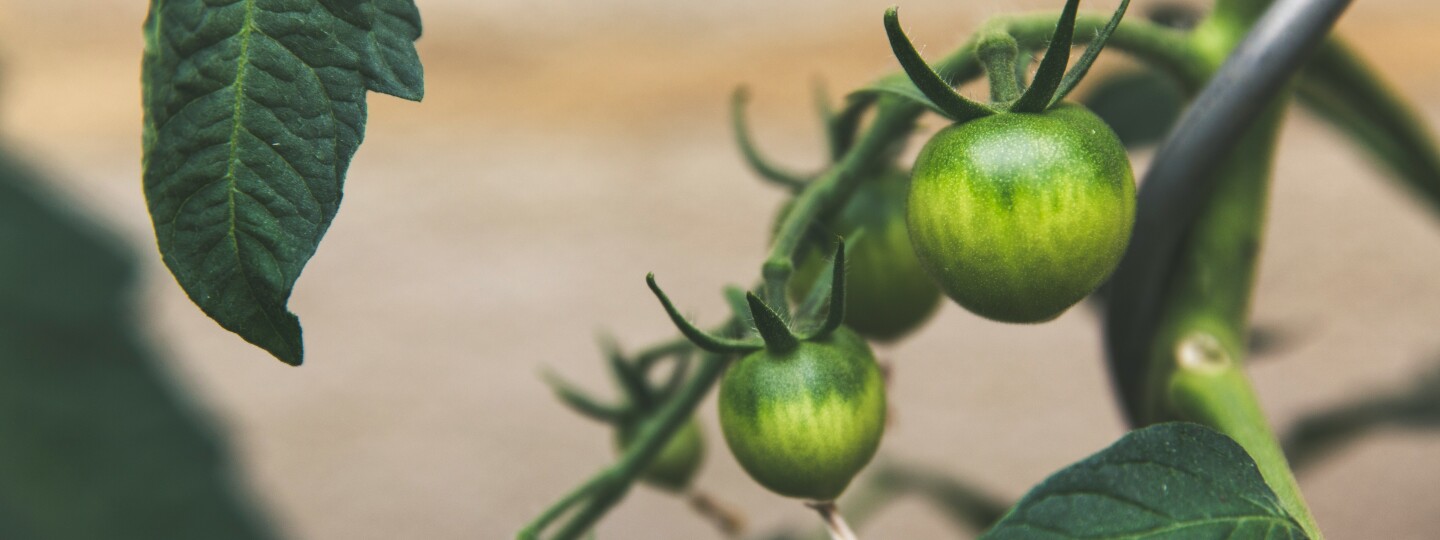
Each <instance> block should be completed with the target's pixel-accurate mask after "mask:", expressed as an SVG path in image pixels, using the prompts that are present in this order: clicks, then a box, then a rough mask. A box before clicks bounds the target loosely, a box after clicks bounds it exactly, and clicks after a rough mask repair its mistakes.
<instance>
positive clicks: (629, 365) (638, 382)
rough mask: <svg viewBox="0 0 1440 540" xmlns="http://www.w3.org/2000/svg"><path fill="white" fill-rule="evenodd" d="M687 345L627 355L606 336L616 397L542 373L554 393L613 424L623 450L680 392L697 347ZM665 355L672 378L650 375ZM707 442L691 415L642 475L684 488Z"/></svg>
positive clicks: (604, 346)
mask: <svg viewBox="0 0 1440 540" xmlns="http://www.w3.org/2000/svg"><path fill="white" fill-rule="evenodd" d="M680 343H684V342H680ZM686 345H687V346H686V347H674V346H671V347H660V348H657V349H652V350H650V351H646V352H643V353H641V354H638V355H636V356H634V357H633V358H632V357H628V356H627V355H625V354H624V353H623V352H622V351H621V350H620V347H619V345H618V344H617V343H616V342H615V341H614V340H613V339H611V338H609V337H608V336H602V337H601V338H600V347H601V349H602V350H603V351H604V353H605V356H606V359H607V362H608V363H609V365H610V368H611V374H612V375H613V376H614V378H615V380H616V382H617V384H618V385H619V386H620V388H621V391H622V398H621V399H620V401H619V402H618V403H606V402H604V401H602V400H599V399H596V398H594V397H592V396H590V395H589V394H587V393H586V392H584V391H583V390H580V389H579V388H578V387H576V386H575V385H573V384H570V383H569V382H567V381H565V380H564V379H562V378H561V377H560V376H559V375H557V374H555V373H554V372H552V371H549V370H546V371H544V372H542V374H541V376H542V378H543V379H544V380H545V382H546V383H547V384H548V385H550V387H551V388H552V389H553V390H554V391H555V395H556V397H558V398H560V401H561V402H562V403H564V404H565V405H566V406H568V407H569V408H570V409H572V410H574V411H575V412H577V413H579V414H580V415H581V416H585V417H587V418H590V419H592V420H596V421H599V422H601V423H604V424H608V425H610V426H612V427H613V428H614V432H615V442H616V447H617V449H618V450H620V451H622V452H623V451H624V450H626V449H627V448H629V447H630V446H631V444H633V443H634V442H635V439H636V436H637V435H638V434H639V433H640V432H641V431H643V429H644V428H645V426H646V423H647V422H651V421H653V419H654V418H655V417H656V415H657V414H658V413H659V412H660V407H661V405H663V404H664V403H665V402H666V401H668V400H669V399H670V398H671V397H672V396H673V395H674V394H675V393H676V392H678V391H679V388H680V385H681V384H682V383H683V382H684V381H685V377H686V375H687V373H688V371H689V370H688V368H689V366H690V362H691V356H692V353H693V348H691V347H689V346H688V344H686ZM666 360H670V361H671V362H672V363H673V366H672V367H671V369H670V373H669V374H668V378H667V379H666V380H665V381H664V382H662V383H660V384H658V385H657V384H652V383H651V382H650V375H649V374H650V372H651V371H652V368H654V367H655V366H656V365H657V364H659V363H660V362H662V361H666ZM704 446H705V445H704V439H703V435H702V431H701V430H700V427H699V425H698V424H697V423H696V421H695V419H694V418H691V419H689V420H687V421H686V423H685V424H684V425H682V426H681V428H680V429H679V430H678V431H676V432H675V433H674V434H673V435H672V436H671V438H670V440H669V441H667V442H666V443H665V446H663V447H662V448H661V450H660V453H659V455H657V456H656V458H655V459H654V461H652V462H650V464H649V465H648V466H647V467H646V468H645V470H643V471H641V473H640V479H641V480H643V481H645V482H646V483H647V484H650V485H652V486H654V487H657V488H660V489H664V490H666V491H671V492H676V493H678V492H682V491H685V490H686V489H687V488H688V487H689V484H690V481H691V480H692V479H693V478H694V476H695V473H696V472H697V471H698V470H699V468H700V465H701V463H702V461H703V459H704Z"/></svg>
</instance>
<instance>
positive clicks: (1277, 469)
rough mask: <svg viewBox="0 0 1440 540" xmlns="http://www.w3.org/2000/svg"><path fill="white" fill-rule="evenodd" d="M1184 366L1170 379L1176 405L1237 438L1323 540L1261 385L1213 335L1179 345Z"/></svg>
mask: <svg viewBox="0 0 1440 540" xmlns="http://www.w3.org/2000/svg"><path fill="white" fill-rule="evenodd" d="M1178 347H1180V348H1181V349H1182V350H1181V351H1180V352H1179V353H1178V354H1177V359H1178V362H1179V366H1178V367H1177V369H1176V371H1175V373H1174V374H1173V375H1172V377H1171V380H1170V391H1169V394H1170V401H1171V406H1172V407H1173V408H1174V409H1175V412H1176V413H1178V414H1179V416H1181V417H1183V418H1185V419H1187V420H1190V421H1194V422H1198V423H1201V424H1205V425H1207V426H1210V427H1213V428H1215V429H1217V430H1219V431H1220V432H1222V433H1224V434H1226V435H1228V436H1229V437H1230V438H1232V439H1235V442H1237V443H1239V444H1240V446H1241V447H1243V448H1244V449H1245V452H1246V453H1249V454H1250V457H1251V458H1252V459H1254V460H1255V465H1256V467H1258V468H1259V469H1260V475H1261V476H1263V477H1264V478H1265V483H1266V484H1269V486H1270V489H1271V490H1273V491H1275V495H1276V496H1277V497H1278V498H1279V499H1280V504H1281V505H1283V506H1284V507H1285V511H1286V512H1288V513H1289V514H1290V515H1291V517H1294V518H1295V519H1296V521H1299V522H1300V524H1301V526H1303V527H1305V529H1306V532H1308V533H1310V535H1311V538H1314V539H1315V540H1321V536H1320V529H1319V527H1318V526H1317V525H1316V523H1315V516H1314V515H1312V514H1311V513H1310V507H1309V506H1307V505H1306V504H1305V496H1304V495H1303V494H1301V492H1300V484H1299V483H1298V482H1296V480H1295V474H1294V473H1293V472H1292V471H1291V469H1290V464H1289V462H1288V461H1286V460H1285V452H1284V450H1283V449H1282V448H1281V446H1280V443H1279V441H1278V440H1277V439H1276V438H1275V434H1274V433H1273V432H1272V431H1271V430H1270V425H1269V423H1267V422H1266V420H1265V413H1264V412H1261V410H1260V403H1259V401H1258V400H1257V399H1256V397H1255V389H1254V387H1253V386H1251V384H1250V380H1249V379H1248V378H1246V376H1245V372H1244V370H1243V369H1242V368H1241V366H1240V365H1239V364H1237V363H1235V362H1234V361H1233V359H1232V358H1230V356H1229V354H1228V353H1227V352H1226V351H1225V350H1224V348H1223V347H1221V346H1220V345H1219V342H1218V341H1216V340H1215V338H1214V337H1213V336H1210V335H1208V334H1204V333H1197V334H1192V335H1191V336H1189V337H1188V338H1186V339H1184V340H1182V341H1181V342H1180V344H1179V345H1178Z"/></svg>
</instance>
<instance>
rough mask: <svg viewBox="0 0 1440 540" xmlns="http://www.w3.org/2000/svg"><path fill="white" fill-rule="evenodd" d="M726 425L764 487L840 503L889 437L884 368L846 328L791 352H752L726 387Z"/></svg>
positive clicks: (737, 452) (740, 457)
mask: <svg viewBox="0 0 1440 540" xmlns="http://www.w3.org/2000/svg"><path fill="white" fill-rule="evenodd" d="M720 427H721V428H722V430H723V431H724V434H725V442H726V443H727V444H728V445H729V446H730V451H731V453H732V454H734V456H735V459H736V460H737V461H739V462H740V465H741V466H742V467H743V468H744V469H745V471H746V472H748V473H749V474H750V476H751V477H752V478H754V479H755V481H757V482H759V483H760V484H761V485H763V486H765V487H766V488H768V489H770V490H771V491H774V492H775V493H778V494H780V495H784V496H787V497H796V498H804V499H811V500H817V501H829V500H834V499H835V498H836V497H838V496H839V495H840V493H841V492H843V491H845V487H846V486H848V485H849V484H850V480H851V479H852V478H854V476H855V474H856V473H858V472H859V471H860V469H863V468H864V467H865V465H866V464H867V463H869V462H870V459H871V458H872V457H874V456H875V450H876V449H877V448H879V446H880V438H881V436H882V435H883V434H884V432H885V384H884V381H883V380H882V378H881V375H880V368H879V367H878V366H877V365H876V363H875V357H874V355H873V354H872V353H871V352H870V347H869V346H868V345H866V344H865V340H864V339H862V338H861V337H860V336H858V335H856V334H855V333H854V332H853V331H851V330H849V329H847V328H844V327H841V328H840V329H838V330H836V331H835V332H833V333H831V334H830V335H829V336H826V337H823V338H818V339H815V340H811V341H804V342H801V343H800V345H799V346H798V347H796V348H795V349H793V350H791V351H789V352H786V353H784V354H776V353H773V352H771V351H768V350H764V349H762V350H760V351H757V352H754V353H751V354H749V355H747V356H745V357H744V358H741V359H740V360H738V361H736V362H735V363H734V364H732V365H731V366H730V368H729V370H728V371H726V373H725V377H724V378H723V379H722V380H721V381H720Z"/></svg>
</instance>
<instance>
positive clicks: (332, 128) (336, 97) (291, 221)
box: [142, 0, 424, 365]
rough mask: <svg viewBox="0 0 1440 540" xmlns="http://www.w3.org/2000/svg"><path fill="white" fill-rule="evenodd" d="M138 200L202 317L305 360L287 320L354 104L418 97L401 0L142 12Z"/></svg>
mask: <svg viewBox="0 0 1440 540" xmlns="http://www.w3.org/2000/svg"><path fill="white" fill-rule="evenodd" d="M145 36H146V47H145V60H144V68H143V77H142V79H143V84H144V105H145V139H144V140H145V157H144V160H145V165H144V169H145V197H146V200H147V202H148V204H149V207H150V215H151V219H152V221H153V222H154V225H155V236H156V240H157V242H158V244H159V247H160V253H161V255H162V256H163V257H164V260H165V264H166V266H168V267H169V268H170V271H171V272H172V273H174V274H175V278H176V280H178V281H179V282H180V286H181V287H183V288H184V289H185V292H186V294H188V295H190V298H191V299H192V300H194V301H195V303H196V304H197V305H199V306H200V308H201V309H202V310H204V311H205V313H206V314H208V315H209V316H210V317H211V318H213V319H215V321H216V322H218V323H220V325H221V326H223V327H225V328H226V329H229V330H231V331H233V332H235V333H237V334H239V335H240V336H241V337H243V338H245V340H247V341H249V342H251V343H254V344H256V345H258V346H260V347H262V348H264V349H265V350H267V351H270V353H272V354H274V355H275V356H276V357H277V358H279V359H280V360H283V361H285V362H286V363H289V364H295V365H298V364H300V362H301V361H302V360H303V356H304V354H303V345H302V343H301V339H300V322H299V319H297V318H296V317H295V316H294V315H293V314H291V313H290V312H289V311H288V309H287V308H286V304H287V303H288V301H289V298H290V293H291V291H292V290H293V288H294V285H295V280H296V279H297V278H299V277H300V272H301V270H302V269H303V268H304V266H305V263H306V261H308V260H309V259H310V257H311V256H312V255H314V253H315V249H316V247H317V246H318V245H319V242H320V238H321V237H322V236H323V235H324V234H325V230H326V229H327V228H328V227H329V226H330V223H331V221H332V220H333V219H334V217H335V212H336V209H337V208H338V207H339V204H340V196H341V189H342V186H343V184H344V178H345V170H346V168H347V167H348V166H349V164H350V158H351V156H353V155H354V153H355V150H356V148H357V147H359V145H360V141H361V139H362V138H363V136H364V132H365V93H366V91H367V90H373V91H377V92H385V93H389V94H393V95H396V96H399V97H403V98H406V99H413V100H418V99H420V97H421V95H422V94H423V93H424V89H423V86H422V83H421V68H420V62H419V58H418V57H417V56H416V53H415V48H414V44H413V42H414V40H415V39H416V38H418V37H419V36H420V18H419V13H418V12H417V11H416V9H415V6H414V4H413V2H411V1H410V0H372V1H369V2H353V1H341V0H237V1H233V2H228V3H224V4H220V3H218V2H217V3H214V5H212V3H207V2H203V1H200V0H170V1H160V0H154V1H152V2H151V6H150V14H149V17H148V18H147V19H146V23H145Z"/></svg>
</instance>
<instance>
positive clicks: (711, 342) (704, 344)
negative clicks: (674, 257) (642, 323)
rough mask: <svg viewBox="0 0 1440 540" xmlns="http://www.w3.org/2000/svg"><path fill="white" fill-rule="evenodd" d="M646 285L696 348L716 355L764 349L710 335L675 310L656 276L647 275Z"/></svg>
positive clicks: (741, 341)
mask: <svg viewBox="0 0 1440 540" xmlns="http://www.w3.org/2000/svg"><path fill="white" fill-rule="evenodd" d="M645 284H646V285H649V286H650V292H652V293H655V298H656V299H658V300H660V305H661V306H662V307H664V308H665V314H666V315H669V316H670V321H671V322H673V323H675V327H676V328H678V329H679V330H680V333H681V334H682V335H684V336H685V338H686V339H689V340H690V342H691V343H694V344H695V346H697V347H700V348H701V349H705V350H707V351H710V352H714V353H748V352H753V351H756V350H759V349H760V348H761V347H764V344H763V343H757V342H755V341H754V340H740V339H729V338H722V337H719V336H713V335H710V333H709V332H706V331H704V330H701V329H700V328H698V327H696V326H695V325H694V324H692V323H691V322H690V321H689V320H688V319H686V318H685V316H684V315H681V314H680V311H679V310H677V309H675V304H674V303H673V302H671V301H670V297H669V296H666V295H665V291H662V290H660V285H659V284H657V283H655V274H653V273H651V274H646V275H645Z"/></svg>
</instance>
